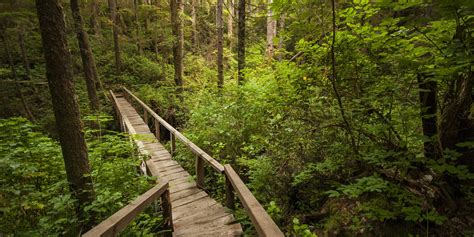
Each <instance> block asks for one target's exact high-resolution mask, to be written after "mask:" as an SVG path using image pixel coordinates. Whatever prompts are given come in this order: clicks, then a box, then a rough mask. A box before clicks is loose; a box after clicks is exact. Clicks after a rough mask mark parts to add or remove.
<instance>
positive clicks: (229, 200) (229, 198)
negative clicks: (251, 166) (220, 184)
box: [225, 175, 235, 210]
mask: <svg viewBox="0 0 474 237" xmlns="http://www.w3.org/2000/svg"><path fill="white" fill-rule="evenodd" d="M234 201H235V196H234V188H233V187H232V183H231V182H230V180H229V177H227V175H225V206H226V207H227V208H229V209H231V210H235V203H234Z"/></svg>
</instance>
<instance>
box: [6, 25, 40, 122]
mask: <svg viewBox="0 0 474 237" xmlns="http://www.w3.org/2000/svg"><path fill="white" fill-rule="evenodd" d="M0 37H1V38H2V41H3V46H4V49H5V53H6V54H7V59H8V63H9V64H10V68H11V70H12V77H13V80H14V81H15V89H16V91H17V93H18V95H20V100H21V104H22V105H23V109H24V110H25V113H26V116H27V117H28V119H29V120H30V121H35V117H34V116H33V113H31V110H30V107H29V106H28V103H27V102H26V98H25V95H24V94H23V92H22V91H21V87H20V85H19V83H18V75H17V74H16V69H15V64H13V58H12V55H11V53H10V46H9V45H8V42H7V38H6V37H5V35H4V33H3V32H2V33H1V35H0Z"/></svg>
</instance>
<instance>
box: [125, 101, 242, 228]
mask: <svg viewBox="0 0 474 237" xmlns="http://www.w3.org/2000/svg"><path fill="white" fill-rule="evenodd" d="M116 99H117V107H118V110H119V111H121V116H123V117H126V118H127V119H128V120H129V121H130V123H131V126H132V127H133V129H132V130H134V132H133V133H135V134H136V135H134V141H135V142H136V143H137V145H138V146H139V148H140V150H141V152H143V153H146V154H147V155H148V156H149V157H150V159H148V160H147V161H146V165H147V169H148V172H149V173H150V174H151V175H152V176H156V177H158V179H159V180H163V181H165V180H167V181H169V190H170V191H169V192H170V200H171V208H172V211H171V212H172V219H173V227H174V231H173V236H236V235H241V234H242V227H241V225H240V224H239V223H235V219H234V216H233V215H232V214H231V213H230V210H229V209H227V208H225V207H223V206H222V205H221V204H220V203H218V202H217V201H215V200H214V199H212V198H211V197H209V195H208V194H207V193H206V192H205V191H203V190H201V189H200V188H198V187H197V185H196V182H194V180H193V177H192V176H191V175H190V174H189V173H188V172H187V171H186V170H184V169H183V168H182V167H181V166H180V165H179V164H178V162H176V161H175V160H173V159H172V157H171V154H170V153H169V152H168V151H167V150H166V149H165V147H164V146H163V145H162V144H161V143H159V142H158V140H157V139H156V137H155V135H154V134H153V133H152V132H151V131H150V128H149V127H148V125H147V124H146V123H145V121H144V120H143V119H142V117H141V116H140V115H139V114H138V113H137V111H136V110H135V108H134V107H132V105H131V104H130V103H129V102H128V101H127V100H126V99H125V98H124V97H123V96H122V95H120V94H117V95H116ZM133 133H132V134H133Z"/></svg>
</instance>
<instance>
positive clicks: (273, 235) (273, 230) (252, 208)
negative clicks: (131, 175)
mask: <svg viewBox="0 0 474 237" xmlns="http://www.w3.org/2000/svg"><path fill="white" fill-rule="evenodd" d="M123 90H124V91H125V92H126V95H125V98H126V99H127V98H129V97H131V98H133V99H134V100H135V101H136V102H138V104H140V105H141V106H142V108H143V109H144V111H146V114H145V115H144V116H148V115H151V116H152V117H153V118H154V119H155V122H154V124H155V135H156V137H157V138H158V139H159V136H160V129H159V126H157V123H158V124H161V125H163V127H165V128H166V129H168V131H170V133H171V141H172V143H174V142H173V140H174V138H175V137H177V138H178V139H179V140H180V141H182V142H183V143H184V144H185V145H186V146H187V147H188V148H189V149H190V150H191V152H193V153H194V154H195V155H196V156H197V159H196V176H197V185H198V186H199V187H201V188H202V187H203V185H204V170H205V169H204V167H203V162H202V161H206V162H207V163H208V164H210V165H211V166H212V167H213V168H214V170H216V171H217V172H219V173H222V174H223V175H224V176H225V178H226V185H225V189H226V201H225V202H226V206H227V207H228V208H230V209H233V207H234V199H235V198H234V191H235V192H236V193H237V196H238V198H239V200H240V202H241V203H242V205H243V206H244V209H245V211H246V213H247V214H248V215H249V217H250V219H251V221H252V223H253V225H254V226H255V229H256V230H257V233H258V235H259V236H269V237H282V236H284V235H283V232H281V230H280V229H279V228H278V226H277V225H276V224H275V222H274V221H273V220H272V218H271V217H270V216H269V215H268V213H267V212H266V211H265V209H264V208H263V206H262V205H261V204H260V203H259V202H258V200H257V199H256V198H255V197H254V196H253V194H252V192H250V190H249V189H248V188H247V186H246V185H245V183H244V182H243V181H242V180H241V179H240V177H239V175H238V174H237V173H236V172H235V171H234V169H233V168H232V166H230V165H222V164H220V163H219V162H218V161H216V160H215V159H214V158H212V157H211V156H210V155H208V154H207V153H206V152H204V151H203V150H202V149H201V148H199V147H198V146H196V145H195V144H194V143H192V142H191V141H190V140H189V139H187V138H186V137H185V136H184V135H183V134H181V133H180V132H179V131H178V130H176V129H175V128H174V127H173V126H171V125H170V124H169V123H167V122H166V121H165V120H164V119H163V118H161V117H160V116H159V115H157V114H156V113H155V112H154V111H153V110H152V109H151V108H150V107H148V106H147V105H146V104H145V103H144V102H143V101H141V100H140V99H138V97H136V96H135V95H134V94H133V93H132V92H130V91H129V90H128V89H127V88H124V87H123ZM147 125H148V123H147ZM172 150H173V151H172V153H174V144H172Z"/></svg>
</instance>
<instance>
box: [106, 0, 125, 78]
mask: <svg viewBox="0 0 474 237" xmlns="http://www.w3.org/2000/svg"><path fill="white" fill-rule="evenodd" d="M115 1H116V0H108V3H109V11H110V20H111V21H112V25H113V28H112V31H113V37H114V53H115V69H116V70H117V74H118V75H120V73H121V71H122V68H121V67H122V65H121V64H122V62H121V59H120V42H119V35H118V34H119V26H118V17H117V4H116V2H115Z"/></svg>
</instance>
